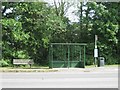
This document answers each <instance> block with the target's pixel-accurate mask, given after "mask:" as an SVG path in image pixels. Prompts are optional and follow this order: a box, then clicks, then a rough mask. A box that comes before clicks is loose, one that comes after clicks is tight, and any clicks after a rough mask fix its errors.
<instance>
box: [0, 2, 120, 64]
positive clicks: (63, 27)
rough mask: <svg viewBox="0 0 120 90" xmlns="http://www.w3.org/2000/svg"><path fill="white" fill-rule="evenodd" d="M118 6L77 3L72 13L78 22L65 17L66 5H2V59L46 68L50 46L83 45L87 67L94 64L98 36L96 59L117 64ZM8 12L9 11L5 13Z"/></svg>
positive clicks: (62, 3)
mask: <svg viewBox="0 0 120 90" xmlns="http://www.w3.org/2000/svg"><path fill="white" fill-rule="evenodd" d="M119 4H120V3H119V2H87V3H86V4H85V3H83V2H79V4H78V8H77V10H76V11H74V12H73V13H74V14H75V15H76V16H77V17H78V22H71V21H70V20H69V18H68V17H67V16H66V15H65V14H66V13H67V12H68V11H69V10H70V9H69V8H70V7H71V6H72V4H69V3H68V2H63V1H62V0H61V2H59V4H58V5H57V3H56V2H55V0H54V5H50V4H48V3H46V2H2V19H1V21H0V22H1V24H2V59H3V60H6V61H7V62H8V63H9V64H12V60H13V59H14V58H32V59H34V61H35V63H36V64H39V65H47V64H48V54H49V52H48V51H49V44H50V43H54V42H57V43H86V44H87V53H86V54H87V57H86V58H87V61H86V64H87V65H91V64H93V62H94V58H93V50H94V36H95V35H98V42H97V44H98V49H99V56H103V57H105V59H106V64H118V61H119V58H118V57H119V54H120V43H119V42H120V26H119V25H120V21H119V20H120V17H119V16H120V13H119V12H120V11H119V10H120V5H119ZM8 11H9V12H8Z"/></svg>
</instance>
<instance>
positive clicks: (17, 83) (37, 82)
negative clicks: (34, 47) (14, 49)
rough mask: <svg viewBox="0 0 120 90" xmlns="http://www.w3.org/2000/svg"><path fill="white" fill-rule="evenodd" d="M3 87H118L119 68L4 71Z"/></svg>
mask: <svg viewBox="0 0 120 90" xmlns="http://www.w3.org/2000/svg"><path fill="white" fill-rule="evenodd" d="M55 70H56V69H55ZM57 70H58V69H57ZM2 88H118V68H104V67H103V68H88V69H77V68H76V69H75V68H70V69H66V68H62V69H59V70H58V72H34V73H33V72H30V73H28V72H26V73H25V72H22V73H13V72H12V73H2Z"/></svg>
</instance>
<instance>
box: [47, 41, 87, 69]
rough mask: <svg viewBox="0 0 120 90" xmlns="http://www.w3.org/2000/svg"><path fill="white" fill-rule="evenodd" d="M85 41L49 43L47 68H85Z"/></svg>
mask: <svg viewBox="0 0 120 90" xmlns="http://www.w3.org/2000/svg"><path fill="white" fill-rule="evenodd" d="M85 46H86V44H85V43H51V44H50V46H49V68H75V67H77V68H85V59H86V54H85V53H86V52H85Z"/></svg>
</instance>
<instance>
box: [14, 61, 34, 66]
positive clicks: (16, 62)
mask: <svg viewBox="0 0 120 90" xmlns="http://www.w3.org/2000/svg"><path fill="white" fill-rule="evenodd" d="M13 64H14V65H21V64H23V65H30V68H31V65H32V64H34V62H33V59H13Z"/></svg>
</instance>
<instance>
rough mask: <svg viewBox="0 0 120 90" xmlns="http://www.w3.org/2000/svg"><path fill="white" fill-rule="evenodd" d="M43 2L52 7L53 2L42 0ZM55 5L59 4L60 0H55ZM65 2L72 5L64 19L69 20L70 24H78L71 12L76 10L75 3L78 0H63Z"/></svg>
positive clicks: (52, 0)
mask: <svg viewBox="0 0 120 90" xmlns="http://www.w3.org/2000/svg"><path fill="white" fill-rule="evenodd" d="M44 1H45V2H48V3H49V4H50V5H54V0H44ZM55 1H56V3H58V2H60V1H61V0H55ZM63 1H65V2H69V3H70V4H73V5H72V6H71V7H70V8H69V9H68V12H67V13H66V17H68V18H69V20H70V21H71V22H78V17H77V16H76V15H75V14H74V13H73V11H76V10H77V2H78V0H63Z"/></svg>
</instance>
